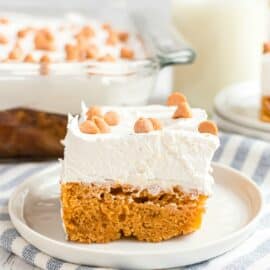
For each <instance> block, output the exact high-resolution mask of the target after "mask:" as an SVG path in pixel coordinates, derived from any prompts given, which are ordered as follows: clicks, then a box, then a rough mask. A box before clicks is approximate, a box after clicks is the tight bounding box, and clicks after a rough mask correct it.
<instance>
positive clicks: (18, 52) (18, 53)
mask: <svg viewBox="0 0 270 270" xmlns="http://www.w3.org/2000/svg"><path fill="white" fill-rule="evenodd" d="M21 57H22V49H21V48H20V47H19V46H15V47H14V48H13V49H12V50H11V51H10V53H9V54H8V59H9V60H19V59H20V58H21Z"/></svg>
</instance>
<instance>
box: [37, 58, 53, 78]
mask: <svg viewBox="0 0 270 270" xmlns="http://www.w3.org/2000/svg"><path fill="white" fill-rule="evenodd" d="M39 62H40V64H41V66H40V74H41V75H48V74H49V64H50V63H51V59H50V58H49V56H48V55H46V54H45V55H43V56H41V58H40V59H39Z"/></svg>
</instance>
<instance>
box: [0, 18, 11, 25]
mask: <svg viewBox="0 0 270 270" xmlns="http://www.w3.org/2000/svg"><path fill="white" fill-rule="evenodd" d="M8 23H9V20H8V19H7V18H0V24H8Z"/></svg>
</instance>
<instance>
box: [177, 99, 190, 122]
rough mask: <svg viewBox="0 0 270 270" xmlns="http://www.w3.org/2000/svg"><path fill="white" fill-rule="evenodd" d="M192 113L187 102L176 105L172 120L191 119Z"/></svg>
mask: <svg viewBox="0 0 270 270" xmlns="http://www.w3.org/2000/svg"><path fill="white" fill-rule="evenodd" d="M191 117H192V112H191V109H190V107H189V105H188V103H187V102H182V103H180V104H178V107H177V109H176V111H175V112H174V114H173V118H174V119H177V118H191Z"/></svg>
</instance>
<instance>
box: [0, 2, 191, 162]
mask: <svg viewBox="0 0 270 270" xmlns="http://www.w3.org/2000/svg"><path fill="white" fill-rule="evenodd" d="M111 2H114V1H110V3H111ZM116 2H117V1H116ZM106 3H107V4H106V5H107V9H106V10H107V11H108V9H109V10H110V12H109V15H108V12H107V15H106V14H104V13H102V14H101V12H99V13H98V15H97V14H96V12H94V11H95V10H93V7H92V9H91V8H89V10H90V11H89V12H88V11H87V8H84V10H82V9H81V8H80V9H78V10H76V9H75V11H76V12H80V13H82V14H83V15H85V14H87V16H90V15H89V14H95V16H93V17H95V18H96V17H97V16H98V17H99V18H98V19H99V20H103V21H109V22H110V23H112V24H113V25H117V27H118V28H120V29H125V30H126V29H127V28H128V30H129V29H131V30H129V31H133V32H135V33H136V35H137V36H138V38H139V39H140V40H141V42H142V44H143V46H144V49H145V55H146V57H145V58H144V59H138V60H132V61H126V62H117V61H116V62H114V63H110V62H94V61H93V62H89V61H88V62H57V63H50V64H49V65H48V66H44V65H43V64H40V63H13V62H11V63H9V62H7V63H6V62H2V63H0V88H1V92H0V110H1V111H0V141H2V142H3V144H4V145H2V146H1V144H0V157H4V158H7V157H8V158H10V157H11V158H13V157H42V158H43V157H58V156H61V155H62V151H63V149H62V146H61V145H60V140H61V139H62V138H63V136H64V134H65V125H66V115H67V113H74V114H75V113H78V112H79V109H80V103H81V101H84V102H85V103H86V104H87V105H93V104H95V105H143V104H146V103H147V101H148V99H149V97H150V95H151V93H152V91H153V89H154V87H155V83H156V79H157V76H158V74H159V71H160V70H161V69H162V68H164V67H166V66H169V65H173V64H188V63H191V62H192V61H193V59H194V52H193V50H192V49H191V48H190V47H189V46H188V45H186V43H185V42H184V41H183V39H182V38H181V37H179V36H177V35H176V34H175V33H173V34H172V31H171V29H170V30H169V28H170V27H169V26H168V25H166V26H164V25H163V26H162V28H161V27H159V28H158V29H157V27H155V25H153V21H149V20H148V18H147V16H146V15H145V14H141V13H138V12H137V13H136V12H129V11H128V10H127V6H126V5H125V3H124V2H123V1H122V4H121V6H120V8H119V6H116V7H115V6H114V5H110V7H108V5H109V2H108V1H106ZM123 3H124V5H123ZM2 10H5V9H4V7H2ZM15 10H16V11H17V12H20V13H26V14H27V13H29V14H34V15H38V14H39V13H41V12H42V14H43V15H44V13H46V12H45V11H44V9H43V8H41V7H40V5H38V6H37V7H35V8H33V7H31V11H29V10H27V8H25V6H24V7H17V8H16V9H15ZM7 11H8V12H10V11H12V12H14V10H13V8H7ZM72 11H73V12H74V7H73V10H72ZM66 12H68V11H67V10H57V14H58V16H62V15H63V14H64V13H66ZM47 13H48V14H49V13H50V12H47ZM55 13H56V11H55V10H54V14H52V12H51V13H50V14H49V15H48V18H49V17H50V16H55V15H56V14H55ZM119 14H121V16H119ZM123 14H125V16H123ZM127 14H128V15H127ZM120 17H121V22H119V18H120ZM44 68H49V72H46V73H43V72H42V69H44ZM56 130H57V132H56ZM41 137H42V140H40V138H41ZM10 138H12V139H13V140H11V139H10ZM20 138H23V140H22V139H20ZM33 141H35V143H33ZM32 148H33V149H32Z"/></svg>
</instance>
